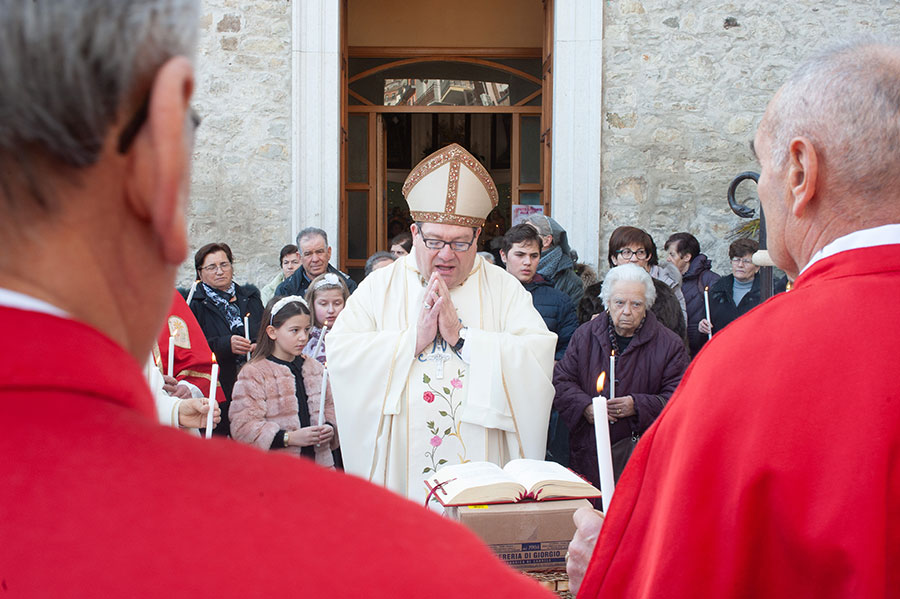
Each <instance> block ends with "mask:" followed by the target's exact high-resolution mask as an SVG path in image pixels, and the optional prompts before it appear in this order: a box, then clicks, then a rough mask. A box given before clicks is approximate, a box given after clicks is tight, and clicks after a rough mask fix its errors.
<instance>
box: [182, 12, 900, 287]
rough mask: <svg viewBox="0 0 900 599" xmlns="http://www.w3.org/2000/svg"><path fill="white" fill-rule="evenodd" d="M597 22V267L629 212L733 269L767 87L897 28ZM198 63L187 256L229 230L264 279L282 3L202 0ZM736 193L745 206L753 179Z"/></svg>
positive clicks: (275, 211)
mask: <svg viewBox="0 0 900 599" xmlns="http://www.w3.org/2000/svg"><path fill="white" fill-rule="evenodd" d="M603 20H604V24H603V25H604V32H603V92H602V94H603V95H602V98H597V102H596V106H597V107H598V108H597V109H598V110H601V111H602V115H601V116H602V121H601V122H602V127H603V129H602V158H601V164H599V165H597V166H598V168H602V171H601V176H602V186H601V197H600V198H588V199H586V200H584V199H580V200H576V201H599V202H601V216H600V223H599V239H600V248H601V250H600V256H597V257H594V256H587V255H584V252H582V258H583V259H585V260H587V261H589V262H594V263H599V264H600V265H601V270H605V250H604V248H605V246H606V242H607V240H608V238H609V234H610V233H611V231H612V230H613V229H614V228H615V227H616V226H619V225H623V224H633V225H636V226H641V227H644V228H646V229H647V230H648V231H650V233H651V234H652V235H653V236H654V239H655V240H656V242H657V244H658V245H660V246H661V245H662V243H663V242H664V241H665V239H666V238H667V237H668V235H669V234H670V233H673V232H676V231H690V232H692V233H694V234H695V235H696V236H697V237H698V239H699V240H700V244H701V247H702V248H703V250H704V252H706V253H708V254H709V255H710V257H711V258H712V259H713V261H714V268H715V269H716V270H717V271H719V272H723V273H727V272H729V265H728V263H727V248H728V244H729V242H730V239H729V238H728V235H729V232H730V231H731V230H732V229H734V228H735V227H736V226H739V225H740V224H742V223H744V222H746V221H742V220H741V219H739V218H738V217H737V216H735V215H734V214H733V213H732V212H731V211H730V210H729V208H728V206H727V203H726V201H725V192H726V190H727V187H728V184H729V182H730V181H731V179H732V178H733V177H734V176H735V175H736V174H737V173H739V172H741V171H745V170H756V169H758V166H757V165H756V163H755V161H754V159H753V156H752V154H751V153H750V149H749V141H750V140H751V139H752V137H753V133H754V130H755V127H756V124H757V123H758V121H759V119H760V117H761V116H762V113H763V111H764V109H765V105H766V103H767V102H768V100H769V98H771V96H772V94H773V93H774V92H775V90H776V89H777V88H778V86H779V85H780V84H781V82H782V81H783V80H784V78H785V77H786V75H787V74H788V73H789V72H790V71H791V70H792V68H793V67H794V65H795V64H797V63H798V62H799V61H801V60H803V59H804V58H805V57H807V56H809V55H810V54H811V53H813V52H814V51H815V50H816V49H819V48H821V47H822V46H823V45H824V44H825V42H826V41H828V40H837V39H841V38H846V37H850V36H853V35H856V34H860V33H878V34H882V35H885V36H887V37H892V38H893V39H898V38H900V3H898V2H897V1H896V0H865V1H863V0H857V1H848V0H832V1H831V2H818V1H811V0H796V1H795V2H762V1H761V0H754V1H752V2H743V3H722V2H714V1H712V0H695V1H694V2H691V3H687V2H683V1H682V0H652V1H651V0H643V2H640V1H638V0H605V4H604V9H603ZM197 69H198V77H197V89H196V93H195V104H196V107H197V109H198V112H199V113H200V114H201V116H202V117H203V123H202V124H201V126H200V129H199V130H198V132H197V141H196V151H195V155H194V176H193V189H192V198H191V206H190V209H189V233H190V240H191V254H193V251H195V250H196V249H197V248H198V247H200V246H201V245H202V244H204V243H206V242H209V241H213V240H220V241H225V242H227V243H229V244H230V245H231V246H232V248H233V250H234V252H235V257H236V261H237V269H236V273H235V277H236V279H237V281H238V282H245V281H250V282H253V283H256V284H264V283H266V282H267V281H268V280H269V279H270V278H271V277H272V276H273V275H274V274H275V273H276V272H277V256H278V250H279V249H280V248H281V246H282V245H284V244H285V243H290V242H291V239H290V237H291V199H290V193H291V192H290V188H291V156H290V144H291V141H290V140H291V101H292V98H291V2H290V1H288V0H204V15H203V20H202V32H201V37H200V48H199V53H198V58H197ZM302 84H303V83H302V82H300V85H302ZM334 101H335V102H337V101H338V98H337V97H335V98H334ZM299 126H300V127H301V140H302V139H303V133H302V127H303V123H300V124H299ZM738 195H739V199H742V200H744V201H747V202H750V203H752V204H754V205H755V196H756V192H755V186H754V185H753V184H752V182H747V183H744V184H743V185H742V186H741V188H740V189H739V194H738ZM555 201H556V202H562V201H563V199H562V198H556V199H555ZM562 224H563V225H564V226H565V224H566V223H562ZM332 244H333V245H337V240H332ZM576 249H577V248H576ZM660 250H662V248H661V247H660ZM192 263H193V259H192V257H191V259H190V260H189V261H188V263H186V264H185V265H184V267H183V268H182V270H181V273H180V276H179V280H178V282H179V284H181V285H186V284H188V283H189V282H190V281H191V280H192V278H193V269H192Z"/></svg>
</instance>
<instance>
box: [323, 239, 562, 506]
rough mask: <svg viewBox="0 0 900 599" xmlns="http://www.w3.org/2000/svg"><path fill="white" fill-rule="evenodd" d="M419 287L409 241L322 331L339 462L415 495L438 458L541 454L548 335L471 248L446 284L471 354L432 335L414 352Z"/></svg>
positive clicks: (526, 301) (508, 281)
mask: <svg viewBox="0 0 900 599" xmlns="http://www.w3.org/2000/svg"><path fill="white" fill-rule="evenodd" d="M424 291H425V287H424V282H423V280H422V277H421V276H420V274H419V271H418V269H417V267H416V260H415V253H414V252H413V253H412V254H410V255H408V256H405V257H403V258H400V259H398V260H397V261H395V262H394V264H392V265H391V266H389V267H386V268H383V269H380V270H377V271H375V272H373V273H372V274H371V275H369V276H368V277H366V279H365V280H364V281H363V282H362V284H361V285H360V286H359V288H358V289H357V290H356V291H355V292H354V293H353V294H352V295H351V296H350V298H349V300H348V301H347V305H346V307H345V308H344V311H343V312H341V314H340V316H339V317H338V318H337V321H336V323H335V326H334V329H333V330H332V332H331V333H329V335H328V368H329V371H330V378H331V384H332V390H333V392H334V397H335V411H336V415H337V427H338V430H339V431H340V435H341V452H342V455H343V458H344V468H345V470H346V471H347V472H350V473H352V474H355V475H357V476H361V477H363V478H365V479H367V480H369V481H372V482H374V483H377V484H380V485H384V486H386V487H388V488H389V489H391V490H393V491H396V492H397V493H400V494H402V495H405V496H407V497H409V498H410V499H413V500H415V501H418V502H419V503H420V504H421V503H423V502H424V500H425V496H426V494H427V490H426V488H425V483H424V481H425V479H426V477H427V476H428V475H429V474H432V475H433V474H434V471H435V469H440V468H442V467H443V466H447V465H451V464H459V463H462V462H466V461H482V460H485V461H490V462H494V463H496V464H498V465H500V466H502V465H504V464H505V463H506V462H507V461H509V460H511V459H514V458H520V457H526V458H532V459H543V458H544V454H545V448H546V438H547V425H548V420H549V414H550V405H551V403H552V401H553V395H554V389H553V385H552V382H551V378H552V370H553V352H554V350H555V347H556V335H554V334H553V333H551V332H550V331H548V330H547V327H546V326H545V325H544V321H543V319H541V317H540V314H538V312H537V310H535V309H534V306H533V305H532V303H531V295H530V294H529V293H528V292H527V291H526V290H525V288H524V287H522V285H521V283H519V281H518V280H516V278H515V277H513V276H512V275H510V274H509V273H507V272H506V271H505V270H503V269H501V268H498V267H496V266H493V265H490V264H487V263H486V262H485V261H484V260H483V259H482V258H481V257H478V258H476V259H475V264H474V266H473V268H472V271H471V273H470V274H469V276H468V278H466V280H465V281H464V282H463V283H462V284H461V285H459V286H457V287H455V288H453V289H451V290H450V298H451V300H452V302H453V305H454V306H455V307H456V310H457V315H458V317H459V319H460V321H461V322H462V324H463V325H464V326H466V327H467V328H468V334H467V336H466V347H465V349H464V351H463V352H462V353H463V354H465V356H466V358H467V360H468V363H466V362H465V361H463V359H462V358H461V357H460V356H459V355H457V354H456V353H455V352H454V351H453V350H452V348H450V347H449V346H448V345H447V343H446V342H445V341H443V340H442V339H440V338H438V339H436V340H435V341H434V342H433V343H432V344H430V345H428V346H427V347H426V348H425V350H424V351H423V352H422V353H421V354H419V355H415V343H416V323H417V321H418V316H419V311H420V310H421V309H422V302H423V296H424Z"/></svg>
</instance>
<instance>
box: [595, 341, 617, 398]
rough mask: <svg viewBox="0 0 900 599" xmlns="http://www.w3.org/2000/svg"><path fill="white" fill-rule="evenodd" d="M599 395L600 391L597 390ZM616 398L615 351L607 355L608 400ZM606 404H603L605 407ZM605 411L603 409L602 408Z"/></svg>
mask: <svg viewBox="0 0 900 599" xmlns="http://www.w3.org/2000/svg"><path fill="white" fill-rule="evenodd" d="M597 393H600V390H599V389H598V390H597ZM615 397H616V350H612V353H611V354H609V398H610V399H614V398H615ZM605 405H606V404H604V406H605ZM604 409H605V408H604Z"/></svg>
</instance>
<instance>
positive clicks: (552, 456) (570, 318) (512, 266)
mask: <svg viewBox="0 0 900 599" xmlns="http://www.w3.org/2000/svg"><path fill="white" fill-rule="evenodd" d="M540 257H541V238H540V236H539V235H538V232H537V231H536V230H535V228H534V227H532V226H531V225H526V224H522V225H516V226H515V227H513V228H511V229H510V230H509V231H507V232H506V235H504V236H503V246H502V248H501V249H500V258H501V259H502V260H503V263H504V264H505V265H506V270H507V272H509V273H510V274H511V275H513V276H514V277H516V278H517V279H519V281H520V282H521V283H522V285H524V286H525V289H527V290H528V292H529V293H530V294H531V301H532V303H533V304H534V307H535V309H536V310H537V311H538V312H539V313H540V315H541V318H543V319H544V324H546V325H547V328H548V329H550V330H551V331H552V332H554V333H556V337H557V341H556V354H555V355H554V359H556V360H561V359H562V357H563V355H565V353H566V348H567V347H568V346H569V339H571V337H572V333H574V332H575V329H576V328H578V318H576V316H575V306H573V305H572V300H570V299H569V296H568V295H566V294H565V293H563V292H562V291H559V290H558V289H555V288H554V287H553V285H551V284H550V282H549V281H547V280H546V279H544V278H543V277H542V276H541V275H539V274H537V268H538V262H539V261H540ZM547 459H548V460H553V461H555V462H559V463H560V464H562V465H564V466H568V463H569V433H568V430H566V427H565V425H564V424H563V423H562V422H560V420H559V414H558V413H557V412H556V411H552V412H551V413H550V431H549V433H548V434H547Z"/></svg>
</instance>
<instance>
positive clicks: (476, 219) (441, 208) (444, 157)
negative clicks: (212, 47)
mask: <svg viewBox="0 0 900 599" xmlns="http://www.w3.org/2000/svg"><path fill="white" fill-rule="evenodd" d="M403 196H404V197H405V198H406V203H407V204H409V213H410V215H411V216H412V218H413V220H415V221H416V222H426V223H443V224H448V225H460V226H464V227H481V226H482V225H484V219H485V218H487V215H488V213H489V212H490V211H491V210H493V208H494V207H495V206H496V205H497V201H498V196H497V187H496V186H495V185H494V180H493V179H491V176H490V174H488V172H487V169H486V168H484V167H483V166H482V165H481V163H480V162H478V160H477V159H476V158H475V157H474V156H472V155H471V154H469V153H468V152H467V151H466V150H465V149H464V148H463V147H462V146H460V145H458V144H450V145H449V146H446V147H444V148H441V149H440V150H438V151H437V152H435V153H434V154H432V155H430V156H428V157H427V158H425V159H424V160H423V161H422V162H420V163H419V164H417V165H416V168H414V169H413V170H412V171H411V172H410V173H409V176H408V177H407V178H406V182H405V183H404V184H403Z"/></svg>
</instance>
